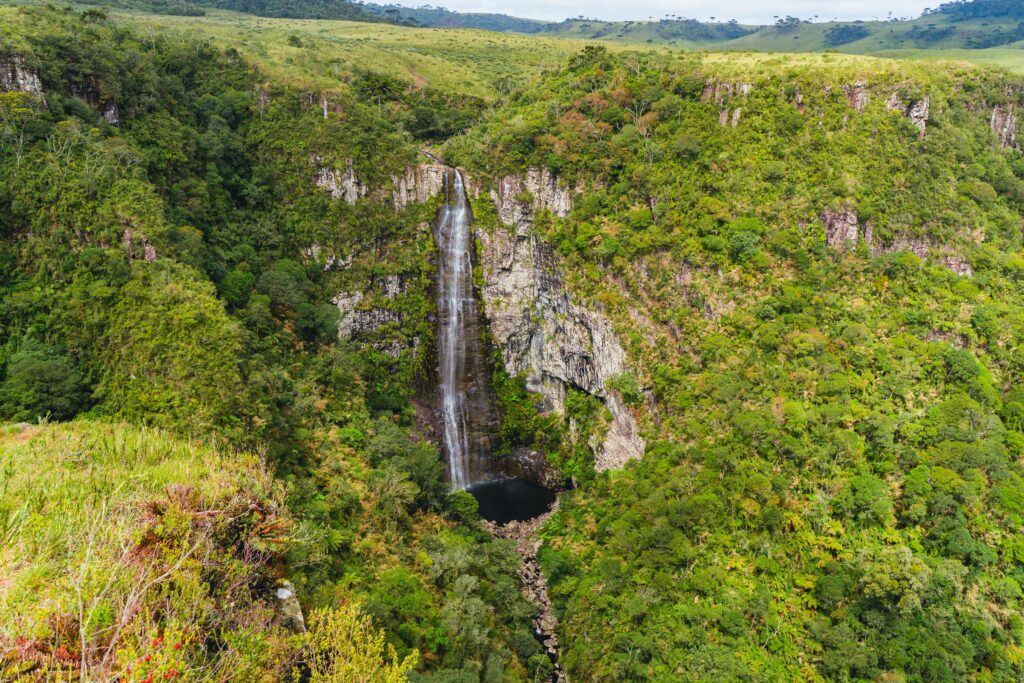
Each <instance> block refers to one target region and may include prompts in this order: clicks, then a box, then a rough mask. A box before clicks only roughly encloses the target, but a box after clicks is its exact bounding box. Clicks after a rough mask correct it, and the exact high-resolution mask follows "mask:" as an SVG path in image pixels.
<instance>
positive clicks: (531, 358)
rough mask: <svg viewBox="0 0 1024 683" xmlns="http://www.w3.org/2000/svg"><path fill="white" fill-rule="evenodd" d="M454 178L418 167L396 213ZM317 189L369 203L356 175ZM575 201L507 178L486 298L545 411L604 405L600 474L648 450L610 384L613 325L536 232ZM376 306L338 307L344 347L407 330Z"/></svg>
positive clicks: (567, 193) (348, 297)
mask: <svg viewBox="0 0 1024 683" xmlns="http://www.w3.org/2000/svg"><path fill="white" fill-rule="evenodd" d="M449 170H450V169H449V168H448V167H447V166H444V165H443V164H418V165H415V166H410V167H408V168H407V169H406V170H405V172H404V174H402V175H395V176H393V177H392V182H393V185H394V188H393V194H392V201H393V204H394V206H395V209H396V210H402V209H404V208H405V207H406V206H408V205H409V204H411V203H414V202H415V203H422V202H426V201H428V200H430V199H431V198H432V197H434V196H435V195H437V194H439V193H440V192H442V191H443V190H444V178H445V176H446V175H447V174H448V172H449ZM346 179H348V180H346ZM465 180H466V188H467V192H468V194H469V195H470V197H476V198H479V196H480V185H479V184H478V183H477V182H475V181H474V180H473V179H471V178H468V177H467V178H466V179H465ZM350 181H351V182H350ZM316 182H317V184H318V185H319V186H321V187H324V188H325V189H327V190H328V191H329V192H331V194H332V196H340V197H344V198H345V199H346V201H350V200H349V197H354V198H353V199H352V200H351V201H355V199H356V198H359V197H362V196H365V195H366V190H365V188H364V187H362V186H360V185H358V181H357V180H356V179H355V178H354V174H352V176H351V177H350V176H348V175H347V174H346V173H342V174H337V173H333V172H330V173H327V172H325V171H323V170H322V171H321V172H320V173H319V174H318V175H317V178H316ZM574 194H575V191H574V190H573V189H571V188H567V187H564V186H561V185H559V183H558V179H557V178H556V177H555V176H554V175H552V174H551V172H550V171H548V170H547V169H530V170H529V171H527V172H526V173H525V174H522V175H511V176H506V177H503V178H500V179H498V181H497V183H496V186H495V188H494V189H493V190H491V192H490V199H491V201H492V202H493V203H494V207H495V209H496V210H497V213H498V217H499V219H500V221H501V223H502V225H501V226H499V227H498V228H497V229H496V230H495V231H494V232H493V233H489V232H487V231H486V230H481V229H476V231H475V232H476V237H477V239H479V241H480V245H481V247H482V250H481V253H480V254H478V257H479V261H480V264H481V265H483V271H484V285H483V299H484V305H485V311H486V318H487V321H488V323H489V327H490V331H491V336H492V338H493V341H494V344H495V345H496V347H497V348H498V349H499V350H500V352H501V355H502V360H503V361H504V363H505V367H506V369H507V370H508V372H509V373H511V374H513V375H522V376H524V377H525V378H526V383H527V387H528V388H529V389H530V390H531V391H533V392H535V393H538V394H540V395H541V396H542V397H543V398H544V403H545V408H546V409H548V410H553V411H558V412H561V411H564V409H565V399H566V395H567V392H568V390H569V388H576V389H579V390H582V391H585V392H587V393H589V394H592V395H594V396H597V397H599V398H600V399H601V400H602V401H603V402H604V404H605V406H606V407H607V408H608V410H609V412H610V413H611V415H612V421H611V424H610V425H609V428H608V430H607V433H606V434H605V437H604V440H603V442H602V443H600V444H597V447H596V449H595V450H596V453H595V464H596V467H597V469H598V470H607V469H613V468H619V467H622V466H623V465H624V464H625V463H626V462H627V461H629V460H631V459H634V458H639V457H641V456H642V455H643V451H644V446H645V443H644V440H643V439H642V438H641V437H640V435H639V432H638V429H637V425H636V421H635V419H634V418H633V415H632V413H631V412H630V411H629V409H628V408H627V406H626V405H625V404H624V403H623V401H622V399H621V398H620V397H619V396H618V395H617V394H615V393H614V392H611V391H609V390H608V389H607V383H608V381H609V380H611V379H612V378H614V377H616V376H618V375H620V374H622V373H623V372H624V371H625V370H626V359H625V352H624V351H623V349H622V346H621V345H620V344H619V342H618V338H617V337H616V335H615V332H614V330H613V329H612V326H611V323H610V322H609V321H608V320H607V319H606V318H605V317H604V316H602V315H599V314H597V313H595V312H593V311H589V310H587V309H585V308H583V307H581V306H579V305H577V304H575V303H574V302H573V301H572V300H571V298H570V297H569V294H568V292H567V290H566V289H565V286H564V284H563V282H562V281H561V279H560V278H559V276H558V273H557V269H556V266H555V262H554V254H553V252H552V251H551V249H550V247H548V245H546V244H544V243H543V242H542V241H540V240H538V239H537V238H536V237H535V236H534V235H533V230H532V228H533V221H534V216H535V214H536V212H537V211H538V210H546V211H550V212H551V213H552V214H554V215H556V216H559V217H564V216H566V215H568V213H569V211H570V210H571V209H572V200H573V195H574ZM378 284H379V286H380V288H381V290H382V291H381V293H382V294H383V295H384V296H385V297H386V298H387V299H389V300H394V299H395V298H397V297H398V296H400V295H401V294H402V293H403V291H404V284H403V283H401V282H399V281H392V280H389V279H385V280H384V281H382V282H380V283H378ZM371 300H372V298H371V297H369V296H368V295H367V294H364V293H363V292H343V293H341V294H338V295H337V296H336V297H335V298H334V303H335V305H337V306H338V310H339V311H340V313H341V321H340V323H339V326H338V336H339V338H341V339H350V338H354V339H360V338H365V337H371V336H372V333H373V332H375V331H376V330H378V329H380V328H382V327H384V326H386V325H391V324H401V322H402V321H401V320H400V316H399V315H398V313H397V312H395V311H393V310H391V309H390V308H386V307H380V306H372V305H368V304H369V303H370V301H371ZM381 350H382V351H384V352H386V353H388V354H390V355H393V356H397V355H398V354H399V353H400V352H401V350H402V349H401V348H399V347H397V346H396V347H392V346H386V347H385V348H381Z"/></svg>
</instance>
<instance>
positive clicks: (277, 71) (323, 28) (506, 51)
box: [123, 11, 585, 97]
mask: <svg viewBox="0 0 1024 683" xmlns="http://www.w3.org/2000/svg"><path fill="white" fill-rule="evenodd" d="M123 18H124V19H126V20H128V21H130V22H132V23H134V24H136V25H138V26H139V27H140V28H141V29H142V30H144V31H145V30H160V31H168V32H170V33H171V34H175V35H186V34H187V35H189V36H193V37H200V38H203V39H208V40H211V41H213V42H214V43H215V44H216V45H218V46H220V47H222V48H234V49H237V50H238V51H239V52H240V53H241V54H243V55H244V56H245V57H246V58H247V59H250V60H252V61H253V62H254V63H255V64H257V65H259V67H260V70H261V72H263V73H265V74H266V76H267V77H268V78H269V79H271V80H273V81H276V82H290V83H294V84H295V85H296V86H298V87H304V88H311V89H317V88H332V87H336V86H337V84H338V83H339V81H341V80H343V79H344V78H345V77H346V76H347V75H350V74H351V73H352V72H353V71H354V70H357V69H365V70H371V71H374V72H377V73H382V74H386V75H390V76H397V77H399V78H401V79H403V80H406V81H409V82H411V83H413V84H414V85H416V86H417V87H424V86H430V87H432V88H435V89H438V90H443V91H444V92H448V93H464V94H469V95H475V96H483V97H493V96H495V95H496V94H497V93H498V91H499V90H500V89H502V88H504V89H507V88H508V87H509V83H515V82H518V81H520V80H522V79H523V78H526V77H529V75H530V74H532V73H536V72H538V71H540V70H542V69H544V68H550V67H554V66H556V65H558V64H560V63H562V62H563V61H565V60H566V59H567V58H568V57H569V55H571V54H574V53H575V52H578V51H579V50H580V49H582V47H583V45H584V44H585V41H582V40H564V39H559V38H545V37H538V36H522V35H516V34H509V33H494V32H489V31H481V30H471V29H418V28H407V27H401V26H392V25H386V24H363V23H357V22H347V21H345V22H343V21H313V20H281V19H278V20H273V19H261V18H258V17H254V16H251V15H246V14H237V13H231V12H217V11H209V12H207V13H206V15H205V16H203V17H198V18H197V17H173V16H157V15H145V16H144V15H125V16H124V17H123Z"/></svg>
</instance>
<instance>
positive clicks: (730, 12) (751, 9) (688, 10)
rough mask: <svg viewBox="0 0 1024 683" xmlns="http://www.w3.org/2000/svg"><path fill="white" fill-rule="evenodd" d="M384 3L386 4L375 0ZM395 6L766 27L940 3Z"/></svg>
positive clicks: (749, 0)
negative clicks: (785, 20) (782, 19)
mask: <svg viewBox="0 0 1024 683" xmlns="http://www.w3.org/2000/svg"><path fill="white" fill-rule="evenodd" d="M376 1H377V2H381V4H386V2H387V0H376ZM392 1H393V2H397V4H400V5H406V6H409V7H419V6H421V5H425V4H431V5H434V6H437V7H447V8H448V9H451V10H455V11H457V12H497V13H499V14H511V15H512V16H516V17H530V18H533V19H552V20H560V19H565V18H566V17H575V16H578V15H580V14H582V15H584V16H587V17H590V18H594V19H615V20H621V19H647V18H648V17H652V18H654V19H661V18H663V17H664V16H665V15H666V14H673V15H678V16H681V17H689V18H694V19H701V20H707V19H709V18H711V17H716V18H717V19H718V20H722V21H726V20H729V19H736V20H738V21H740V22H742V23H751V24H765V23H771V22H772V17H773V16H775V15H779V16H785V15H787V14H790V15H793V16H796V17H800V18H801V19H811V18H812V17H814V16H815V15H818V21H827V20H829V19H833V18H838V19H846V20H849V19H871V18H874V17H877V18H879V19H883V18H885V17H886V15H887V14H888V13H889V12H893V13H894V15H895V16H914V17H916V16H919V15H920V14H921V10H923V9H924V8H925V7H935V6H937V5H939V4H941V3H942V2H943V1H944V0H930V1H929V0H924V1H922V0H833V1H831V2H826V1H824V0H782V1H781V2H765V1H764V0H731V1H730V2H722V1H721V0H633V1H632V2H623V1H622V0H433V2H429V3H428V2H426V0H392Z"/></svg>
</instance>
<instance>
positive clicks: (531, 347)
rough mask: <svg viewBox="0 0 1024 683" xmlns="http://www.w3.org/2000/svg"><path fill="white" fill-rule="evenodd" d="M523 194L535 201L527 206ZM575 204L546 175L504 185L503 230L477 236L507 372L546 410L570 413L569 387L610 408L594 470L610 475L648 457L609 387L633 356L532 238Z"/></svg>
mask: <svg viewBox="0 0 1024 683" xmlns="http://www.w3.org/2000/svg"><path fill="white" fill-rule="evenodd" d="M524 189H525V190H527V191H529V192H530V193H531V194H532V201H529V202H527V201H525V197H524V195H523V194H522V192H523V190H524ZM571 197H572V195H571V194H569V192H568V191H567V190H565V189H561V188H558V186H557V182H556V179H555V178H554V177H553V176H551V174H550V173H548V172H547V171H538V170H533V171H530V172H529V173H527V174H526V176H525V177H517V176H510V177H506V178H502V179H501V180H500V181H499V183H498V188H497V189H496V190H495V191H494V192H493V193H492V198H493V200H494V204H495V207H496V208H497V210H498V215H499V217H500V218H501V220H502V222H503V223H504V227H501V228H498V229H497V230H495V231H494V233H493V234H488V233H487V232H486V231H482V230H481V231H478V234H477V237H478V239H479V240H480V243H481V245H482V256H481V261H482V264H483V267H484V287H483V297H484V303H485V306H486V310H487V317H488V320H489V321H490V327H491V333H492V335H493V337H494V342H495V344H496V345H497V347H498V348H499V349H500V351H501V355H502V360H503V361H504V363H505V367H506V369H507V370H508V372H509V373H510V374H513V375H521V376H523V377H525V379H526V386H527V388H528V389H529V390H530V391H533V392H535V393H538V394H540V395H541V396H542V397H543V398H544V400H545V408H546V409H548V410H554V411H559V412H562V411H564V409H565V399H566V394H567V392H568V389H569V388H570V387H573V388H577V389H580V390H582V391H585V392H587V393H589V394H592V395H594V396H598V397H600V398H601V399H602V400H603V401H604V403H605V406H606V407H607V408H608V410H609V411H610V412H611V414H612V423H611V425H610V428H609V430H608V433H607V435H606V437H605V440H604V442H603V443H602V444H600V445H599V446H598V448H597V449H596V450H597V452H596V454H595V466H596V468H597V469H598V471H603V470H607V469H616V468H620V467H622V466H623V465H624V464H625V463H626V462H627V461H629V460H631V459H634V458H640V457H642V456H643V451H644V446H645V444H644V440H643V439H642V438H641V437H640V434H639V432H638V430H637V426H636V421H635V420H634V419H633V415H632V413H630V411H629V409H628V408H627V407H626V405H625V404H624V403H623V402H622V400H621V398H619V397H618V396H617V395H615V394H614V393H613V392H610V391H608V389H607V382H608V381H609V380H611V379H612V378H614V377H616V376H617V375H620V374H622V373H623V372H624V371H625V370H626V355H625V352H624V351H623V349H622V346H621V345H620V344H619V341H618V338H617V337H616V335H615V332H614V330H613V329H612V326H611V323H610V322H609V321H608V320H607V319H606V318H605V317H604V316H602V315H600V314H597V313H594V312H592V311H589V310H587V309H585V308H583V307H581V306H578V305H577V304H575V303H574V302H573V301H572V300H571V299H570V297H569V294H568V292H567V291H566V289H565V286H564V285H563V283H562V281H561V279H560V278H559V277H558V273H557V271H556V268H555V263H554V257H553V253H552V251H551V249H550V247H549V246H548V245H546V244H544V243H543V242H541V241H540V240H538V239H537V237H536V236H535V235H534V234H533V230H532V228H533V216H534V212H535V211H536V209H538V208H545V209H548V210H550V211H552V213H555V214H556V215H560V216H564V215H566V214H568V212H569V210H570V209H571V206H572V201H571Z"/></svg>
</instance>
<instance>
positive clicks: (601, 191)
mask: <svg viewBox="0 0 1024 683" xmlns="http://www.w3.org/2000/svg"><path fill="white" fill-rule="evenodd" d="M1022 93H1024V83H1021V82H1020V81H1019V80H1015V79H1013V78H1010V77H1008V76H1006V75H1004V74H1001V73H995V72H988V71H983V70H979V69H977V68H973V67H964V66H958V65H945V66H936V65H934V64H922V63H913V62H907V63H893V62H886V61H882V60H873V59H865V58H852V57H841V56H838V55H826V56H816V57H809V56H808V57H804V58H801V57H798V56H790V57H771V56H750V55H748V56H739V55H708V56H692V57H678V58H665V59H662V58H656V57H651V56H647V55H639V54H637V55H623V56H612V55H609V54H607V53H605V52H603V51H601V50H599V49H593V50H588V51H587V52H586V53H584V54H582V55H580V56H579V57H577V58H576V59H574V60H573V61H572V62H571V64H570V65H569V66H568V67H567V68H565V69H563V70H561V72H560V73H558V74H557V75H552V76H550V77H548V78H546V79H544V80H543V81H541V82H539V83H537V84H536V85H534V86H533V87H530V88H527V89H526V90H524V91H521V92H517V93H515V94H514V95H513V96H512V97H511V98H510V104H509V106H508V107H507V108H505V109H502V110H499V111H497V112H496V113H495V114H494V116H493V118H491V119H489V120H488V121H487V122H486V123H485V124H483V125H482V126H480V127H478V128H477V129H474V130H473V131H472V132H470V133H468V134H467V135H465V136H463V137H462V138H457V139H455V140H452V141H450V142H449V143H448V146H447V154H448V158H449V159H451V160H452V161H456V162H458V163H460V164H463V165H465V166H466V167H468V168H470V169H472V170H473V172H475V173H476V174H478V175H485V176H486V175H488V174H489V175H492V176H500V175H503V174H505V173H509V172H512V171H521V170H522V169H524V168H528V167H538V166H540V167H547V168H549V169H552V170H554V171H556V172H558V173H559V174H560V176H561V182H562V183H566V184H568V185H569V186H570V187H572V186H574V187H576V188H578V189H579V190H580V192H581V193H580V194H579V195H578V196H577V197H576V199H575V200H574V207H575V208H574V210H573V211H572V213H571V214H570V215H569V217H568V218H567V219H565V220H559V219H556V218H552V217H550V216H548V217H547V218H545V217H543V216H542V217H540V218H539V219H538V220H537V222H536V227H535V229H536V232H537V233H538V236H540V237H542V238H544V239H546V240H548V241H549V242H550V243H551V244H552V245H553V246H554V247H555V248H556V249H557V250H558V252H559V253H560V255H561V261H562V263H561V272H562V273H563V274H565V276H566V277H567V278H568V280H569V282H570V284H571V286H572V287H573V289H574V290H575V291H576V292H577V294H578V295H580V296H582V297H584V298H585V299H586V300H588V301H589V302H590V303H591V305H596V306H601V307H603V308H604V310H605V311H606V312H607V313H608V314H609V316H610V317H611V318H612V319H613V321H614V322H615V324H616V327H617V329H618V331H619V333H620V334H621V335H622V337H623V338H624V339H625V340H627V341H628V351H629V353H630V357H631V361H632V362H633V363H634V367H635V368H636V375H635V377H633V378H632V380H629V378H628V377H624V378H621V379H620V381H619V386H618V388H619V389H620V390H621V391H622V392H623V394H624V397H625V398H626V399H627V400H628V401H631V402H632V403H633V404H634V405H636V406H638V407H640V406H645V408H644V410H642V411H639V414H641V415H646V414H650V415H651V417H650V418H648V419H647V423H646V425H645V428H644V431H645V437H646V438H647V443H648V448H647V453H646V455H645V458H644V459H643V461H642V462H638V463H636V464H633V465H630V466H629V467H627V469H626V470H625V471H624V472H622V473H619V474H614V473H613V474H610V475H602V476H599V477H598V478H597V479H596V480H595V482H594V483H592V484H584V485H583V486H582V487H581V488H580V489H578V490H576V491H573V492H571V493H569V494H567V496H566V497H565V499H564V500H563V504H562V508H561V512H560V513H559V515H558V516H557V518H556V520H555V521H554V522H553V523H552V524H551V525H550V526H549V528H548V530H547V532H546V539H547V540H546V543H545V545H544V547H543V549H542V551H541V563H542V566H543V568H544V571H545V573H546V575H547V577H548V580H549V584H550V590H551V593H552V596H553V598H554V600H555V604H556V611H557V612H558V614H559V616H560V619H561V625H560V641H561V644H562V656H563V663H564V665H565V666H566V667H567V670H568V672H569V674H570V675H571V676H572V677H573V678H574V679H580V680H690V679H695V680H748V679H749V680H794V679H797V678H800V679H807V680H879V679H893V680H907V681H929V682H932V681H961V680H967V679H971V678H978V679H982V678H984V679H986V680H993V681H995V680H998V681H1016V680H1019V679H1020V677H1021V676H1022V675H1024V671H1022V668H1021V667H1022V660H1021V657H1020V652H1021V651H1022V650H1021V647H1022V639H1024V621H1022V620H1021V617H1020V614H1019V611H1020V607H1021V600H1022V595H1024V593H1022V585H1021V582H1022V580H1024V574H1022V571H1021V567H1022V565H1021V562H1022V560H1021V557H1022V555H1021V552H1022V547H1021V539H1020V535H1019V528H1020V523H1021V521H1022V518H1024V466H1022V457H1024V434H1022V428H1024V421H1022V416H1024V396H1022V394H1021V390H1020V387H1019V381H1018V378H1019V376H1020V373H1021V370H1022V361H1024V356H1022V355H1021V343H1022V341H1024V311H1022V309H1021V305H1020V301H1021V294H1022V287H1024V269H1022V268H1024V253H1022V239H1021V231H1020V225H1021V213H1022V210H1024V157H1022V155H1021V152H1020V151H1018V150H1017V149H1004V148H1002V147H1001V146H1000V141H999V139H997V135H996V134H995V133H994V132H993V130H992V129H991V128H990V123H991V122H992V121H993V118H995V119H997V120H1002V119H1001V117H1002V116H1003V114H1005V113H1006V112H1009V111H1017V110H1019V108H1020V106H1021V104H1022V102H1021V98H1022ZM925 103H927V106H925ZM993 113H995V114H996V116H995V117H993ZM998 128H999V132H1000V134H1001V135H1002V136H1003V137H1002V140H1003V141H1006V142H1008V141H1009V140H1008V137H1007V136H1008V130H1009V129H1008V128H1006V127H1004V126H999V127H998ZM652 402H653V404H652ZM652 405H653V406H654V407H653V408H652V407H651V406H652Z"/></svg>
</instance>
